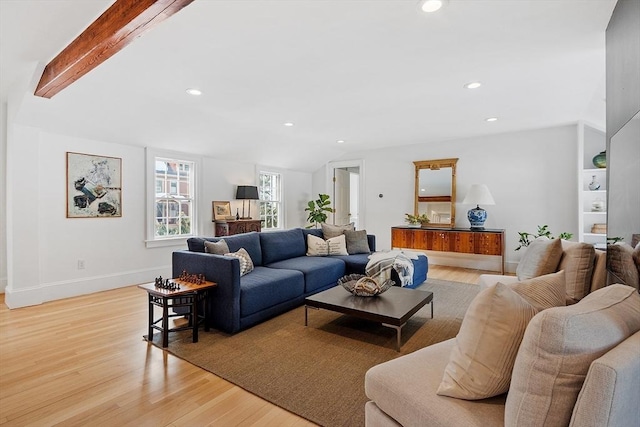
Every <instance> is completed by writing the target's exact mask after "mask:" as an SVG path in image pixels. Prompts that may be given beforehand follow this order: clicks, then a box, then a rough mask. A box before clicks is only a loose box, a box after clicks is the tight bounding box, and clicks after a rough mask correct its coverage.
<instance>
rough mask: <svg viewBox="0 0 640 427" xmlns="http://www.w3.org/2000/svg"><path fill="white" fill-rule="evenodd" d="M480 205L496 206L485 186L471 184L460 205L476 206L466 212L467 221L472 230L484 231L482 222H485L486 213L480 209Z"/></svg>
mask: <svg viewBox="0 0 640 427" xmlns="http://www.w3.org/2000/svg"><path fill="white" fill-rule="evenodd" d="M480 203H482V204H483V205H495V204H496V202H495V201H494V200H493V196H491V192H490V191H489V188H488V187H487V186H486V185H485V184H473V185H472V186H471V188H470V189H469V192H468V193H467V195H466V196H465V198H464V200H463V201H462V204H466V205H476V207H475V208H473V209H469V211H468V212H467V219H469V222H470V223H471V228H472V229H477V230H482V229H484V222H485V221H486V220H487V211H485V210H484V209H482V208H481V207H480Z"/></svg>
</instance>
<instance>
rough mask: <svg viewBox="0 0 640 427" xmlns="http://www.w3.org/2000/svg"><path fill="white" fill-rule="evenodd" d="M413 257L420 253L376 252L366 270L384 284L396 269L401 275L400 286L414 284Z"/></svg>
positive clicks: (370, 258)
mask: <svg viewBox="0 0 640 427" xmlns="http://www.w3.org/2000/svg"><path fill="white" fill-rule="evenodd" d="M412 259H418V255H417V254H415V253H413V252H404V251H398V250H394V251H389V252H375V253H373V254H372V255H370V256H369V262H368V263H367V266H366V267H365V270H364V271H365V274H366V275H367V276H369V277H371V278H372V279H374V280H375V281H376V282H378V284H379V285H382V284H383V283H385V282H386V281H387V280H391V271H392V270H395V271H396V273H398V276H399V277H400V283H399V284H400V286H408V285H412V284H413V263H412V262H411V260H412Z"/></svg>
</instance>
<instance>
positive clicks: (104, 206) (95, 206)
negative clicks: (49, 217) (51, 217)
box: [67, 152, 122, 218]
mask: <svg viewBox="0 0 640 427" xmlns="http://www.w3.org/2000/svg"><path fill="white" fill-rule="evenodd" d="M121 181H122V159H121V158H118V157H107V156H94V155H91V154H81V153H72V152H67V218H98V217H121V216H122V184H121Z"/></svg>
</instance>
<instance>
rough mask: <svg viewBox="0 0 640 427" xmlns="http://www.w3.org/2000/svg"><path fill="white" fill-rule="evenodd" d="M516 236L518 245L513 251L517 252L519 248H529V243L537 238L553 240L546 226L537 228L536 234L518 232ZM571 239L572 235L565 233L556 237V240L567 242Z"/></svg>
mask: <svg viewBox="0 0 640 427" xmlns="http://www.w3.org/2000/svg"><path fill="white" fill-rule="evenodd" d="M518 235H519V236H520V238H519V239H518V243H519V244H520V245H519V246H518V247H517V248H516V249H515V250H516V251H519V250H520V249H521V248H525V247H527V246H529V245H530V244H531V242H532V241H533V240H535V239H537V238H538V237H547V238H549V239H554V238H555V237H553V236H552V235H551V231H549V226H548V225H546V224H545V225H539V226H538V232H537V234H533V233H527V232H526V231H518ZM572 237H573V234H572V233H567V232H564V233H560V234H559V235H558V239H562V240H569V239H570V238H572Z"/></svg>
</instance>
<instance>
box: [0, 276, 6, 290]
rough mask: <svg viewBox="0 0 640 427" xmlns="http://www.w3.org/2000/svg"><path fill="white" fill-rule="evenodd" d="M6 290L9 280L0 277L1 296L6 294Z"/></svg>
mask: <svg viewBox="0 0 640 427" xmlns="http://www.w3.org/2000/svg"><path fill="white" fill-rule="evenodd" d="M5 289H7V278H6V277H0V294H4V292H5Z"/></svg>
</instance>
